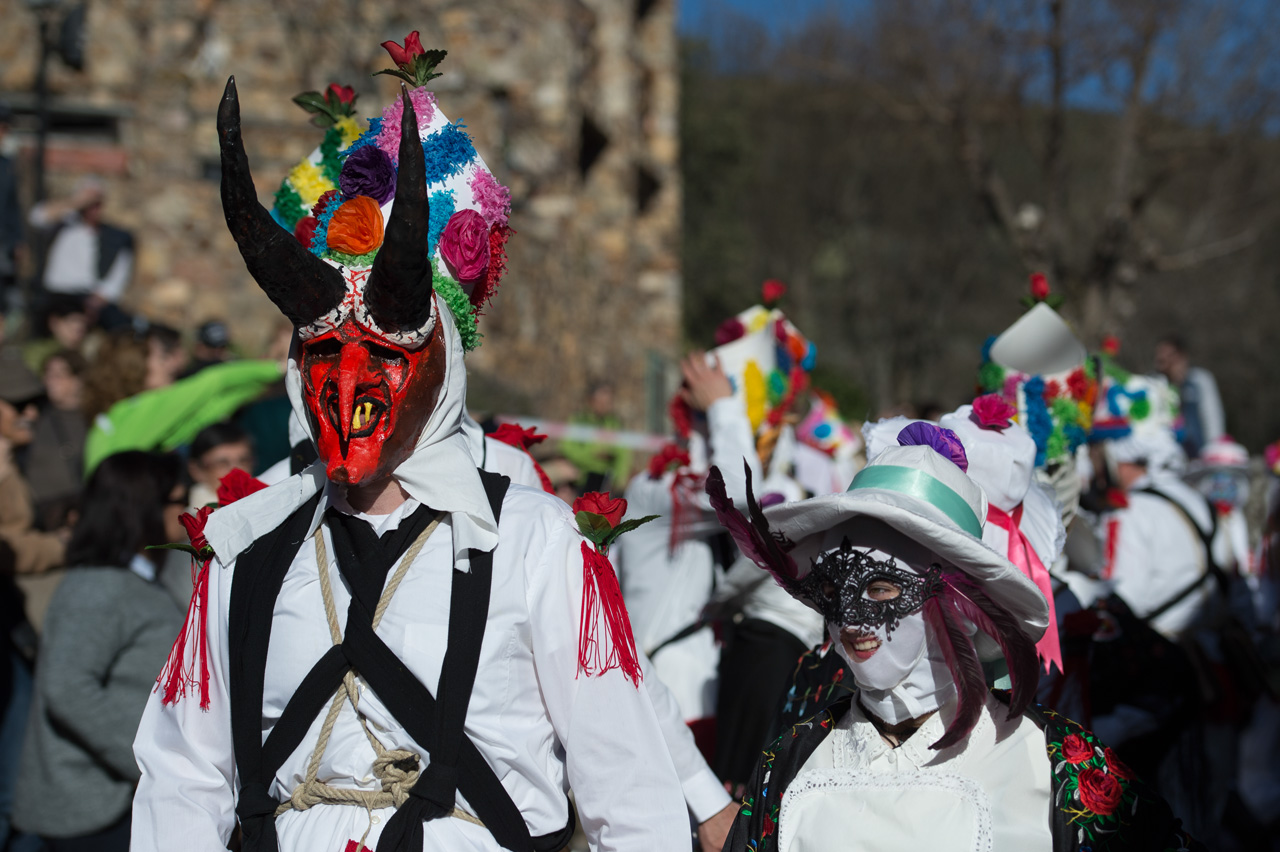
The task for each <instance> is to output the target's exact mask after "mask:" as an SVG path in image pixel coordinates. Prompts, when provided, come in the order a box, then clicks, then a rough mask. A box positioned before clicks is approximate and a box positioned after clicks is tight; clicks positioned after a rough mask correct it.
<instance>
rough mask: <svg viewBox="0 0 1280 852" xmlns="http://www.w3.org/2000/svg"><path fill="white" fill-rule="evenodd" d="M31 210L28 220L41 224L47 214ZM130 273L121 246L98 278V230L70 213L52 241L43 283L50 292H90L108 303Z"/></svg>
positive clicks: (128, 254) (129, 260) (116, 298)
mask: <svg viewBox="0 0 1280 852" xmlns="http://www.w3.org/2000/svg"><path fill="white" fill-rule="evenodd" d="M38 210H39V208H38V207H37V208H35V209H33V210H32V213H31V219H32V221H33V222H34V223H35V224H37V225H39V226H41V227H45V226H48V225H52V224H53V222H52V221H49V220H48V219H47V217H43V216H39V215H37V211H38ZM132 275H133V252H132V251H131V250H129V249H121V250H120V251H119V252H118V253H117V254H116V257H115V260H113V261H112V262H111V267H110V268H109V269H108V270H107V274H106V275H105V276H104V277H102V278H99V277H98V231H97V230H96V229H95V228H92V227H90V226H89V225H86V224H85V223H84V222H83V221H82V220H81V219H80V217H79V216H77V215H75V214H71V215H70V216H69V217H68V218H67V220H66V224H64V225H63V226H62V228H61V230H59V231H58V233H57V236H55V237H54V238H53V243H52V244H50V246H49V254H48V258H47V260H46V262H45V270H44V286H45V289H47V290H48V291H49V292H51V293H77V294H79V293H94V294H96V295H98V296H101V297H102V298H103V299H105V300H106V301H108V302H113V303H114V302H118V301H120V297H121V296H123V295H124V290H125V287H127V286H128V284H129V278H130V276H132Z"/></svg>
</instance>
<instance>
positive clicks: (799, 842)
mask: <svg viewBox="0 0 1280 852" xmlns="http://www.w3.org/2000/svg"><path fill="white" fill-rule="evenodd" d="M953 709H954V705H949V706H948V707H945V708H943V710H942V711H941V712H940V713H937V714H935V715H934V716H932V717H931V718H930V719H929V720H928V721H926V722H925V723H924V725H923V726H921V728H920V730H918V731H917V732H916V733H915V734H914V735H913V736H912V737H911V738H910V739H908V740H907V741H906V742H905V743H903V744H902V745H901V746H899V747H898V748H896V749H895V748H892V747H891V746H890V745H889V744H888V743H886V742H885V741H884V739H883V738H881V736H880V734H879V732H878V731H876V729H875V727H873V726H872V724H871V723H870V722H869V721H867V718H866V716H865V715H864V714H863V713H862V711H861V710H860V709H859V707H858V705H857V703H856V702H855V703H854V705H853V707H852V708H851V709H850V711H849V712H848V713H847V714H846V715H845V717H844V718H843V719H841V720H840V722H839V723H838V724H837V725H836V726H835V728H834V729H833V730H832V732H831V735H830V736H828V737H827V738H826V739H825V740H824V741H823V742H822V743H821V745H819V746H818V749H817V750H816V751H815V752H814V753H813V755H811V756H810V758H809V760H808V761H806V762H805V765H804V768H803V769H802V770H801V771H800V774H799V775H797V776H796V778H795V780H794V781H792V783H791V785H790V787H788V789H787V791H786V793H785V794H784V796H783V799H782V810H781V813H780V814H779V820H778V849H779V852H818V850H822V852H837V850H838V852H898V850H902V852H906V850H921V849H927V850H930V852H1049V850H1050V849H1051V848H1052V836H1051V834H1050V828H1049V815H1050V797H1051V786H1050V776H1049V761H1048V759H1047V758H1046V756H1045V738H1044V733H1043V732H1042V731H1041V730H1040V729H1039V728H1038V727H1036V725H1035V724H1034V723H1033V722H1032V721H1031V720H1029V719H1027V718H1025V717H1018V718H1015V719H1013V720H1012V721H1006V719H1005V717H1006V716H1007V715H1008V708H1006V707H1005V706H1004V705H1002V704H1001V703H1000V702H999V701H997V700H996V699H994V698H991V697H988V699H987V703H986V706H985V707H983V709H982V715H981V717H980V718H979V719H978V722H977V724H976V725H975V726H974V729H973V732H972V733H971V734H970V735H969V736H968V737H967V738H966V739H964V740H963V741H961V742H960V743H959V744H958V745H955V746H952V747H950V748H947V749H943V750H941V751H934V750H932V749H930V748H929V746H930V744H932V743H934V742H936V741H937V740H938V739H939V738H940V737H941V736H942V734H943V731H944V729H945V721H946V720H948V719H950V718H951V716H950V713H951V711H952V710H953Z"/></svg>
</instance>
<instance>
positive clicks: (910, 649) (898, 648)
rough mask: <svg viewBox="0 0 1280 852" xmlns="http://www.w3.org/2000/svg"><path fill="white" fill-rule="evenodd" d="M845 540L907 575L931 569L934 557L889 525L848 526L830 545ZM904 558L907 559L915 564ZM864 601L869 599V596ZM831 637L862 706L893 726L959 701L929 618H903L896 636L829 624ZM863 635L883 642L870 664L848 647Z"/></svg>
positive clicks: (830, 536) (881, 628) (881, 630)
mask: <svg viewBox="0 0 1280 852" xmlns="http://www.w3.org/2000/svg"><path fill="white" fill-rule="evenodd" d="M845 536H849V538H850V539H851V540H852V541H853V543H855V544H856V545H859V546H861V547H869V548H871V550H870V553H869V555H870V556H871V557H872V558H873V559H876V560H891V561H892V562H893V563H894V564H895V565H896V567H897V568H899V569H900V570H903V571H908V572H911V573H917V574H918V573H919V572H918V571H917V570H916V567H915V565H913V563H915V562H922V564H924V565H928V564H929V562H930V561H931V560H930V559H929V557H930V556H931V554H928V553H926V552H923V551H922V549H921V548H920V546H919V545H917V544H916V543H915V542H911V541H910V540H908V539H906V538H905V537H904V536H902V535H901V534H900V533H897V532H896V531H894V530H892V529H890V528H889V527H887V526H884V525H883V524H878V523H874V522H873V523H872V524H867V523H858V524H857V525H856V527H851V526H850V525H842V526H841V527H839V528H837V529H834V530H832V531H831V532H830V533H828V536H827V539H828V540H829V541H828V543H831V544H832V545H833V546H834V544H835V543H836V542H839V541H840V540H842V539H843V538H844V537H845ZM917 551H921V552H919V553H917ZM900 556H907V557H908V558H909V559H910V561H906V560H904V559H902V558H900ZM851 579H852V578H851ZM863 597H867V595H866V593H864V595H863ZM827 633H828V635H830V637H831V639H832V641H833V642H835V644H836V649H837V652H838V653H839V654H840V656H841V657H843V658H844V660H845V662H846V663H848V665H849V673H850V674H851V675H852V676H853V679H854V682H855V683H857V684H858V688H859V689H860V694H859V696H858V701H859V702H860V703H861V704H862V706H863V707H864V708H865V709H867V710H868V711H870V712H871V713H874V714H875V715H876V716H877V717H879V718H880V719H883V720H884V721H885V722H888V723H889V724H891V725H896V724H899V723H901V722H905V721H907V720H908V719H916V718H919V717H920V716H924V715H925V714H927V713H931V712H933V711H935V710H937V709H938V708H939V707H941V706H942V705H943V704H945V703H946V702H947V701H949V700H950V699H951V698H952V696H954V695H955V692H956V688H955V684H954V682H953V681H952V678H951V672H950V670H949V669H948V668H947V664H946V660H945V659H944V657H943V655H942V650H941V648H940V647H939V645H938V643H937V642H936V641H934V640H933V637H932V631H931V629H930V628H929V626H928V624H927V623H926V622H925V620H924V613H923V612H916V613H913V614H911V615H908V616H905V617H903V618H901V619H900V620H899V621H898V625H897V627H895V628H894V629H893V631H892V632H889V631H888V630H887V628H886V627H885V626H883V625H881V626H879V627H876V628H875V629H874V630H867V629H865V628H861V627H853V628H850V629H849V630H847V631H846V630H844V629H843V628H842V627H841V626H840V625H838V624H833V623H831V622H827ZM859 635H869V636H874V637H875V638H876V639H877V640H879V642H880V647H879V648H877V649H876V650H875V653H873V654H872V655H871V657H870V658H868V659H866V660H858V659H857V658H856V657H854V656H853V654H851V653H850V652H849V650H848V648H846V646H845V642H844V641H842V640H844V639H846V638H847V639H848V641H849V644H850V645H852V644H853V642H854V641H855V639H856V637H857V636H859Z"/></svg>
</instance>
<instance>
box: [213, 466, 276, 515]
mask: <svg viewBox="0 0 1280 852" xmlns="http://www.w3.org/2000/svg"><path fill="white" fill-rule="evenodd" d="M266 487H267V483H265V482H262V481H261V480H257V479H254V478H253V477H252V476H250V475H249V474H247V473H245V472H244V471H243V470H241V469H240V468H238V467H236V468H232V469H231V472H230V473H228V474H227V475H226V476H224V477H222V479H221V480H219V481H218V505H219V506H226V505H228V504H229V503H234V502H236V501H237V500H239V499H241V498H243V497H248V496H249V495H250V494H253V493H255V492H258V491H261V490H262V489H264V488H266Z"/></svg>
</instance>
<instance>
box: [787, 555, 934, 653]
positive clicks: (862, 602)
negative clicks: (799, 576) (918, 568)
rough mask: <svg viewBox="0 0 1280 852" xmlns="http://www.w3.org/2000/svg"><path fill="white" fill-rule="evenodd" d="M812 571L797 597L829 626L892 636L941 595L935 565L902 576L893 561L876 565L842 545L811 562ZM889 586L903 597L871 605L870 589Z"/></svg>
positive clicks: (889, 560) (799, 588)
mask: <svg viewBox="0 0 1280 852" xmlns="http://www.w3.org/2000/svg"><path fill="white" fill-rule="evenodd" d="M812 564H813V569H812V570H811V571H810V572H809V574H808V575H807V576H806V577H805V578H804V579H803V580H801V581H799V583H797V584H796V585H797V588H798V591H799V592H800V593H801V594H803V595H804V596H805V597H807V598H808V599H809V600H810V601H812V602H813V604H814V606H816V607H817V608H818V610H819V611H820V612H821V613H822V617H823V618H825V619H826V620H827V622H828V623H830V624H838V625H840V626H841V627H862V628H865V629H867V630H875V629H876V628H878V627H881V626H883V627H884V628H885V631H886V633H892V632H893V629H894V628H895V627H897V626H898V622H899V621H901V620H902V619H904V618H906V617H907V616H908V615H914V614H915V613H917V612H919V611H920V610H922V609H924V605H925V602H926V601H928V600H929V598H931V597H933V596H934V595H936V594H938V592H940V591H942V567H941V566H940V565H937V564H934V565H931V566H929V567H928V568H927V569H925V570H924V572H923V573H921V574H917V573H915V572H913V571H904V570H903V569H901V568H899V567H898V565H897V563H896V562H894V561H893V560H892V559H885V560H880V559H873V558H871V555H870V551H867V550H856V549H854V547H853V545H852V544H850V543H849V539H847V538H846V539H844V540H843V541H842V542H841V543H840V546H839V547H838V548H836V549H835V550H832V551H828V552H827V553H824V554H822V555H821V556H819V557H817V558H816V559H814V560H813V563H812ZM878 580H880V581H886V582H889V583H892V584H893V585H895V586H897V587H898V588H899V589H900V590H901V591H900V592H899V594H898V596H897V597H895V598H892V599H890V600H882V601H873V600H871V599H870V598H869V597H867V596H866V591H867V589H868V588H869V587H870V586H871V584H872V583H874V582H876V581H878Z"/></svg>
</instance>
